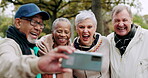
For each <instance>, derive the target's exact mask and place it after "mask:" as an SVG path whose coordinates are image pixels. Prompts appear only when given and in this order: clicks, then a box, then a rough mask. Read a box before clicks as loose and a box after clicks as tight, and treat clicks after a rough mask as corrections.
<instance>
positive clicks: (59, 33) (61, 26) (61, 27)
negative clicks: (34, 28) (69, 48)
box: [52, 21, 71, 46]
mask: <svg viewBox="0 0 148 78" xmlns="http://www.w3.org/2000/svg"><path fill="white" fill-rule="evenodd" d="M52 34H53V38H54V40H55V44H57V45H58V46H59V45H67V43H68V42H69V39H70V35H71V31H70V25H69V23H67V22H65V21H60V22H58V23H57V24H56V26H55V27H54V30H53V32H52Z"/></svg>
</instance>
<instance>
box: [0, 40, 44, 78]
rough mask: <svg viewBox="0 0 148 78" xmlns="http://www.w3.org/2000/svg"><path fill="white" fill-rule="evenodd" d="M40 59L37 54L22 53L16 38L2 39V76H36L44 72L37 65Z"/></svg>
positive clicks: (28, 77) (4, 77)
mask: <svg viewBox="0 0 148 78" xmlns="http://www.w3.org/2000/svg"><path fill="white" fill-rule="evenodd" d="M32 53H33V51H32ZM38 60H39V58H38V57H36V56H35V55H22V51H21V49H20V47H19V45H18V44H17V43H16V42H15V41H14V40H12V39H9V38H6V39H3V40H1V41H0V66H1V68H0V78H35V76H36V75H37V74H38V73H42V72H41V70H39V68H38V66H37V65H38V64H37V63H38Z"/></svg>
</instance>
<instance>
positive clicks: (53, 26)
mask: <svg viewBox="0 0 148 78" xmlns="http://www.w3.org/2000/svg"><path fill="white" fill-rule="evenodd" d="M61 21H64V22H67V23H68V24H69V25H70V26H71V23H70V21H69V20H68V19H67V18H63V17H61V18H57V19H56V20H55V21H54V22H53V24H52V31H53V30H54V28H55V26H56V25H57V24H58V22H61Z"/></svg>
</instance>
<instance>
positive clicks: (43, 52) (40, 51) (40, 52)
mask: <svg viewBox="0 0 148 78" xmlns="http://www.w3.org/2000/svg"><path fill="white" fill-rule="evenodd" d="M46 53H47V52H45V51H42V50H39V54H40V55H45V54H46Z"/></svg>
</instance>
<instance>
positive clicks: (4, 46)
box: [0, 38, 20, 53]
mask: <svg viewBox="0 0 148 78" xmlns="http://www.w3.org/2000/svg"><path fill="white" fill-rule="evenodd" d="M0 51H1V53H2V52H4V51H6V52H7V51H11V52H15V51H20V46H19V45H18V44H17V43H16V42H15V41H14V40H13V39H10V38H5V39H3V40H0Z"/></svg>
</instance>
